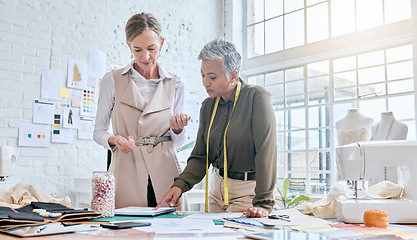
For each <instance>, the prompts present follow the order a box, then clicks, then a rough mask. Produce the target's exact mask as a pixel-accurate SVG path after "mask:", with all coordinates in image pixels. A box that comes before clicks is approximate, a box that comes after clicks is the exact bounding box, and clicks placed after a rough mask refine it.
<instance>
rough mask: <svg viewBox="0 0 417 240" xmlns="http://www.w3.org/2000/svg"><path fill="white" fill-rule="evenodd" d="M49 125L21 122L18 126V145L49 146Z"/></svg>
mask: <svg viewBox="0 0 417 240" xmlns="http://www.w3.org/2000/svg"><path fill="white" fill-rule="evenodd" d="M50 143H51V127H50V126H49V125H39V124H27V123H21V124H20V127H19V146H24V147H49V146H50Z"/></svg>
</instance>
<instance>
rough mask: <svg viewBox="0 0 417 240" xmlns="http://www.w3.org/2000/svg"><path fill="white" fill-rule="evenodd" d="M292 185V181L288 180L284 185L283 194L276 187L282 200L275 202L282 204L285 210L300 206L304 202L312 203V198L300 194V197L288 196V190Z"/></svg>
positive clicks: (278, 199)
mask: <svg viewBox="0 0 417 240" xmlns="http://www.w3.org/2000/svg"><path fill="white" fill-rule="evenodd" d="M290 185H291V180H290V179H289V178H286V179H285V180H284V183H283V184H282V192H281V190H280V189H279V188H278V186H275V188H276V189H277V190H278V193H279V195H280V198H275V200H277V201H280V202H282V205H283V206H284V209H288V208H292V207H295V206H297V205H298V204H300V203H301V202H302V201H310V200H311V199H310V197H308V196H306V195H303V194H300V195H295V194H293V195H291V196H287V194H288V188H289V187H290Z"/></svg>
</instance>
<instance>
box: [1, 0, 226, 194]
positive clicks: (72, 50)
mask: <svg viewBox="0 0 417 240" xmlns="http://www.w3.org/2000/svg"><path fill="white" fill-rule="evenodd" d="M142 11H144V12H150V13H153V14H154V15H155V17H156V18H157V19H158V20H159V21H160V22H161V25H162V29H163V36H164V37H165V44H164V47H163V49H162V52H161V57H160V63H161V64H163V65H164V67H165V68H166V69H167V71H169V72H172V73H175V74H177V75H178V76H180V77H181V80H182V81H183V82H184V83H185V86H186V91H187V92H193V93H199V94H201V95H204V96H205V94H204V88H203V86H202V85H201V84H200V82H201V79H200V78H201V77H200V63H199V61H198V60H197V56H198V53H199V51H200V49H201V48H202V46H203V45H204V44H205V43H206V42H207V41H210V40H212V39H214V38H216V37H220V36H223V35H224V34H223V32H224V30H223V25H224V24H223V19H224V18H223V1H221V0H210V1H189V0H172V1H166V0H153V1H135V0H126V1H123V2H119V1H114V0H102V1H92V0H72V1H44V0H33V1H23V0H0V145H8V146H13V147H16V152H17V162H16V165H15V168H14V171H13V175H12V176H11V177H9V178H7V179H6V181H5V182H1V183H0V188H3V189H4V188H9V187H11V186H13V185H15V184H17V183H19V182H21V181H25V182H29V183H31V184H32V185H33V186H34V187H35V188H37V189H39V190H40V191H42V192H44V193H46V194H49V195H51V196H54V197H64V196H70V197H71V199H74V178H76V177H87V178H89V177H91V175H92V172H93V171H96V170H105V169H106V161H107V160H106V159H107V150H105V149H104V148H103V147H101V146H99V145H97V144H96V143H95V142H94V141H93V140H80V139H78V138H77V132H76V130H75V129H74V130H73V139H72V143H71V144H58V143H51V145H50V147H49V148H34V147H19V146H17V144H18V129H19V125H20V123H31V122H32V109H33V101H34V100H35V99H40V89H41V72H42V69H53V70H59V71H61V72H62V74H63V76H64V78H63V79H62V84H61V85H62V87H66V76H67V68H68V67H67V64H68V59H78V60H82V61H87V57H88V51H89V50H90V49H96V50H100V51H103V52H105V53H106V56H107V63H106V64H107V69H108V70H110V69H112V67H114V66H124V65H126V64H127V63H128V62H129V61H130V58H129V56H130V54H129V50H128V47H127V46H126V43H125V34H124V26H125V23H126V21H127V20H128V19H129V18H130V16H131V15H132V14H134V13H139V12H142ZM70 96H75V97H79V96H81V91H80V90H77V89H70ZM53 102H55V103H62V102H65V103H69V102H70V99H65V98H63V99H62V101H53ZM60 111H61V109H57V111H56V112H60ZM61 112H62V111H61ZM182 161H185V159H182Z"/></svg>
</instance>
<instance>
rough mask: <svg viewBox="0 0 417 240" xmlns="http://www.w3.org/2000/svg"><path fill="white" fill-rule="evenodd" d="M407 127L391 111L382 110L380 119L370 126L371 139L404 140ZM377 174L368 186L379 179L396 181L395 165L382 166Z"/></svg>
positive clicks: (379, 180)
mask: <svg viewBox="0 0 417 240" xmlns="http://www.w3.org/2000/svg"><path fill="white" fill-rule="evenodd" d="M407 134H408V127H407V125H406V124H404V123H401V122H399V121H397V120H396V119H395V117H394V114H393V113H392V112H382V113H381V121H379V122H378V123H377V124H375V125H374V126H373V127H372V138H371V141H387V140H406V139H407ZM379 172H380V173H379V174H378V175H377V176H373V177H372V179H371V180H370V181H369V186H372V185H374V184H377V183H379V182H381V181H391V182H394V183H397V182H398V179H397V168H396V167H389V168H387V167H382V168H381V170H380V171H379Z"/></svg>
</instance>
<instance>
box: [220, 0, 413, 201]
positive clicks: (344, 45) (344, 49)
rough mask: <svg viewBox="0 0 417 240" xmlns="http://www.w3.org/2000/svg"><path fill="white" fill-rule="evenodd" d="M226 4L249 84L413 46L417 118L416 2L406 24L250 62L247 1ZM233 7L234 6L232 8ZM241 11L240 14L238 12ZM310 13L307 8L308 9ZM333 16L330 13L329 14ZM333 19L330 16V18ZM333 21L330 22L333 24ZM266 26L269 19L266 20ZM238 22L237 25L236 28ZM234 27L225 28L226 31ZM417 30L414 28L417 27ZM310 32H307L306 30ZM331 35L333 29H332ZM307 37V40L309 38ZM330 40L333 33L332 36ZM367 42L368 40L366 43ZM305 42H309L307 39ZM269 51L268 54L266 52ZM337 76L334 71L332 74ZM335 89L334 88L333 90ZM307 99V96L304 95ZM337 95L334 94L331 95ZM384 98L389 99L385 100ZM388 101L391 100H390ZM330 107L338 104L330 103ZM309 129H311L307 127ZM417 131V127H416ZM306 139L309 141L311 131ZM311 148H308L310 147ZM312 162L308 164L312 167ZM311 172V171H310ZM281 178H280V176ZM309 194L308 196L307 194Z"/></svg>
mask: <svg viewBox="0 0 417 240" xmlns="http://www.w3.org/2000/svg"><path fill="white" fill-rule="evenodd" d="M226 2H229V3H230V2H232V4H231V5H233V11H231V12H232V13H233V15H237V18H238V19H240V20H241V25H240V29H242V31H240V32H239V33H238V34H228V32H227V31H226V34H225V37H226V38H227V37H229V39H230V40H233V39H235V40H237V42H238V43H239V45H238V49H239V51H240V52H241V53H242V57H243V62H242V70H241V76H242V78H243V79H244V80H247V78H248V77H249V76H254V75H259V74H265V73H270V72H275V71H279V70H285V69H289V68H293V67H296V66H304V65H307V64H308V63H314V62H319V61H323V60H327V59H336V58H340V57H346V56H349V55H350V56H354V55H357V54H361V53H363V52H370V51H374V50H377V49H386V48H390V47H394V46H398V45H404V44H408V43H411V44H412V46H413V59H414V61H413V76H414V94H413V95H414V103H415V104H414V105H415V113H416V114H415V115H417V100H416V92H417V91H416V89H417V83H416V78H417V77H416V76H417V58H416V56H417V36H416V35H417V34H416V33H417V27H416V26H417V18H416V16H417V3H416V2H415V1H411V8H412V14H411V19H408V20H403V21H400V22H395V23H391V24H387V25H382V26H379V27H375V28H372V29H369V30H364V31H359V32H354V33H350V34H346V35H342V36H338V37H333V38H332V37H330V38H329V39H326V40H321V41H318V42H313V43H309V44H305V45H302V46H298V47H294V48H289V49H284V50H282V51H279V52H274V53H270V54H265V55H262V56H256V57H251V58H247V54H246V49H247V39H246V35H247V24H246V23H247V20H246V10H247V9H246V6H247V4H246V0H245V1H243V4H236V3H235V2H236V0H229V1H226ZM229 6H230V4H229ZM237 11H240V13H239V12H237ZM304 11H306V8H304ZM329 12H330V10H329ZM235 13H237V14H235ZM329 14H330V13H329ZM329 18H330V16H329ZM305 21H306V20H305ZM329 21H330V20H329ZM264 22H265V19H264ZM235 25H236V22H234V26H235ZM228 26H230V24H229V25H228V24H227V21H226V24H225V27H226V29H227V27H228ZM413 26H414V27H413ZM305 31H307V30H305ZM329 31H330V28H329ZM306 36H307V35H306V33H305V36H304V37H305V38H306ZM329 36H331V35H330V33H329ZM364 39H366V40H364ZM305 42H307V40H306V39H305ZM264 48H265V38H264ZM264 51H265V50H264ZM332 73H333V71H332ZM332 89H333V88H332ZM304 94H305V95H306V94H307V92H305V93H304ZM330 94H333V91H331V92H330ZM381 98H389V97H386V96H385V97H384V96H382V97H381ZM332 99H333V98H332ZM360 101H361V100H360V99H356V100H354V101H350V102H356V104H359V102H360ZM386 101H388V100H386ZM329 104H334V103H333V102H330V103H329ZM301 108H304V109H305V111H306V121H308V109H309V108H310V106H308V105H305V106H302V107H301ZM333 116H334V113H333V108H332V107H330V129H329V130H330V135H331V142H330V150H329V154H330V158H331V161H333V162H335V161H334V157H335V154H334V150H335V139H334V136H335V129H334V124H335V120H334V119H333ZM416 119H417V117H416V116H414V122H415V124H417V121H416ZM306 129H307V127H306ZM415 129H417V127H415ZM306 138H307V139H308V130H307V135H306ZM307 146H308V145H307ZM306 150H307V151H306V152H305V154H306V156H308V154H309V152H311V151H310V150H309V149H308V148H307V149H306ZM318 151H324V149H318ZM308 162H309V161H306V164H308ZM335 170H336V169H335V164H332V166H331V170H330V171H331V173H332V175H333V177H332V178H331V185H334V183H335V182H336V181H337V179H336V174H334V173H335ZM307 171H308V168H307ZM277 177H279V176H277ZM309 185H310V182H309V181H306V187H307V188H309V187H310V186H309ZM307 193H308V192H307Z"/></svg>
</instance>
